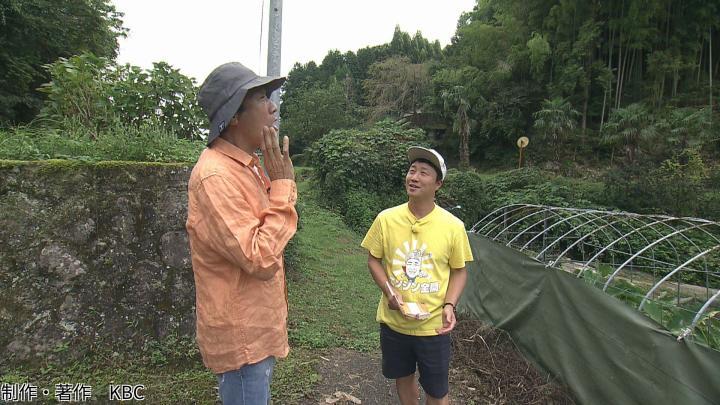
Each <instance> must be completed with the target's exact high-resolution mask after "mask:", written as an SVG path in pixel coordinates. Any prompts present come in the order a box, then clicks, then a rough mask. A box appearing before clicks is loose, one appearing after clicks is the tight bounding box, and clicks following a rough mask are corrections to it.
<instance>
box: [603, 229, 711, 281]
mask: <svg viewBox="0 0 720 405" xmlns="http://www.w3.org/2000/svg"><path fill="white" fill-rule="evenodd" d="M708 225H716V226H717V225H718V224H717V223H714V222H705V223H701V224H696V225H693V226H691V227H689V228H684V229H681V230H678V231H675V232H672V233H669V234H667V235H665V236H664V237H662V238H660V239H658V240H656V241H655V242H653V243H651V244H649V245H647V246H645V247H644V248H642V249H640V250H639V251H637V253H635V254H634V255H633V256H632V257H630V258H629V259H627V260H625V262H624V263H623V264H621V265H620V267H618V268H617V269H615V271H614V272H613V274H611V275H610V277H608V279H607V281H606V282H605V285H604V286H603V291H605V290H606V289H607V288H608V286H609V285H610V282H612V280H613V279H614V278H615V276H616V275H617V274H618V273H620V271H621V270H622V269H623V268H624V267H625V266H626V265H627V264H628V263H630V262H631V261H632V260H633V259H635V257H637V256H638V255H639V254H641V253H642V252H644V251H646V250H648V249H650V248H651V247H653V246H655V245H657V244H658V243H660V242H662V241H664V240H665V239H668V238H671V237H673V236H675V235H677V234H682V233H684V232H686V231H689V230H692V229H696V228H702V227H703V226H708Z"/></svg>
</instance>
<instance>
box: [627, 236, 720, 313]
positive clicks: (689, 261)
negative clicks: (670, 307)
mask: <svg viewBox="0 0 720 405" xmlns="http://www.w3.org/2000/svg"><path fill="white" fill-rule="evenodd" d="M718 248H720V245H715V246H713V247H711V248H710V249H707V250H705V251H703V252H702V253H699V254H696V255H695V256H693V257H691V258H690V259H688V260H687V261H686V262H685V263H683V264H681V265H679V266H677V267H676V268H675V269H673V270H672V271H671V272H669V273H668V274H666V275H665V277H663V278H662V279H660V281H658V282H657V283H655V285H654V286H653V287H652V288H651V289H650V291H648V292H647V294H645V297H643V299H642V301H641V302H640V306H638V310H640V311H642V309H643V307H644V306H645V302H646V301H647V300H648V299H649V298H650V297H651V296H652V294H653V293H654V292H655V290H657V289H658V288H660V285H661V284H662V283H664V282H665V281H667V280H668V279H670V277H672V276H673V274H675V273H677V272H678V271H680V270H682V269H683V268H684V267H685V266H687V265H688V264H690V263H692V262H694V261H695V260H696V259H699V258H701V257H702V256H705V255H706V254H708V253H710V252H712V251H713V250H716V249H718Z"/></svg>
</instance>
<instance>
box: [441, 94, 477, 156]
mask: <svg viewBox="0 0 720 405" xmlns="http://www.w3.org/2000/svg"><path fill="white" fill-rule="evenodd" d="M465 93H466V90H465V87H463V86H455V87H453V88H452V89H449V90H444V91H443V92H442V94H441V96H440V97H441V98H442V99H443V103H444V107H445V110H446V111H453V116H454V117H453V131H454V132H455V133H456V134H457V135H458V138H459V139H460V147H459V151H458V155H459V158H460V169H462V170H465V169H467V168H469V167H470V129H471V128H470V127H471V124H472V119H471V118H470V103H469V102H468V99H467V96H466V94H465Z"/></svg>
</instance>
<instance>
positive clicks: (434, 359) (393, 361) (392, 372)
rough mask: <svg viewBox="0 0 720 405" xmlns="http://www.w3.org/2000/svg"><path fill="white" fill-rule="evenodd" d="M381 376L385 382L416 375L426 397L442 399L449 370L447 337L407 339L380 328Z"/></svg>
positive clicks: (387, 328)
mask: <svg viewBox="0 0 720 405" xmlns="http://www.w3.org/2000/svg"><path fill="white" fill-rule="evenodd" d="M380 348H381V350H382V372H383V375H384V376H385V378H390V379H397V378H402V377H407V376H409V375H411V374H414V373H415V367H416V365H417V369H418V370H419V371H420V385H421V386H422V387H423V390H424V391H425V393H426V394H427V395H430V396H431V397H433V398H443V397H445V395H447V393H448V370H449V369H450V357H451V355H452V349H451V347H450V335H436V336H410V335H404V334H402V333H398V332H395V331H394V330H392V329H390V327H388V326H387V325H385V324H382V323H381V324H380Z"/></svg>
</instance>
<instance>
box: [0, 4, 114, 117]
mask: <svg viewBox="0 0 720 405" xmlns="http://www.w3.org/2000/svg"><path fill="white" fill-rule="evenodd" d="M121 17H122V14H121V13H119V12H117V11H116V10H115V7H114V6H113V5H112V2H111V0H5V1H2V2H0V72H2V74H1V75H0V124H1V123H3V122H4V123H6V124H8V123H21V122H27V121H30V120H31V119H32V118H33V117H34V116H35V115H36V114H37V112H38V111H39V109H40V106H41V104H42V100H43V97H42V94H41V93H39V92H37V91H36V88H37V87H39V86H40V84H42V83H45V82H47V81H48V78H49V75H48V73H47V71H46V70H45V69H43V65H45V64H48V63H51V62H54V61H55V60H56V59H58V58H59V57H70V56H72V55H75V54H79V53H82V52H86V51H87V52H92V53H94V54H95V55H97V56H102V57H109V58H115V56H116V54H117V49H118V41H117V40H118V37H121V36H124V35H125V29H124V28H123V27H122V20H121Z"/></svg>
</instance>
